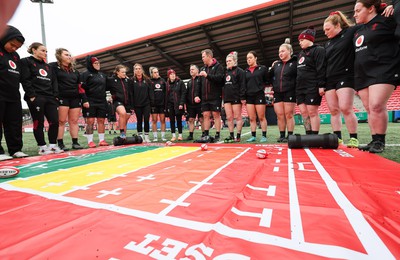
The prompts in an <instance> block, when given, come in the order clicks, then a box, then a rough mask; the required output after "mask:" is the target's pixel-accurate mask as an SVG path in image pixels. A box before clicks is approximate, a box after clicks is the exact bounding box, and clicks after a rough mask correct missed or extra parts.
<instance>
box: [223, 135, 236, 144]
mask: <svg viewBox="0 0 400 260" xmlns="http://www.w3.org/2000/svg"><path fill="white" fill-rule="evenodd" d="M234 142H235V139H234V138H233V137H232V136H229V137H227V138H225V140H224V143H234Z"/></svg>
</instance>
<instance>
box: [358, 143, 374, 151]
mask: <svg viewBox="0 0 400 260" xmlns="http://www.w3.org/2000/svg"><path fill="white" fill-rule="evenodd" d="M373 143H374V140H372V141H371V142H369V144H367V145H359V146H358V150H360V151H369V149H370V148H371V147H372V144H373Z"/></svg>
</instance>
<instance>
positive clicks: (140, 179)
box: [137, 174, 156, 181]
mask: <svg viewBox="0 0 400 260" xmlns="http://www.w3.org/2000/svg"><path fill="white" fill-rule="evenodd" d="M137 178H138V180H137V181H145V180H155V179H156V178H154V175H153V174H150V175H148V176H138V177H137Z"/></svg>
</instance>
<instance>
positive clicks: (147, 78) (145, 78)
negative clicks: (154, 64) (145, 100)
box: [133, 63, 150, 80]
mask: <svg viewBox="0 0 400 260" xmlns="http://www.w3.org/2000/svg"><path fill="white" fill-rule="evenodd" d="M135 67H141V68H142V71H143V79H144V80H149V79H150V78H149V76H147V75H146V73H145V72H144V69H143V66H142V64H140V63H135V65H133V77H134V78H135V79H137V76H136V74H135Z"/></svg>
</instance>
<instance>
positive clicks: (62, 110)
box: [49, 48, 83, 151]
mask: <svg viewBox="0 0 400 260" xmlns="http://www.w3.org/2000/svg"><path fill="white" fill-rule="evenodd" d="M56 59H57V62H52V63H50V64H49V65H50V67H51V68H52V70H53V73H55V75H56V80H57V84H58V93H59V96H58V98H59V107H58V121H59V126H58V137H57V142H58V147H60V148H61V149H63V150H64V151H66V150H68V149H67V148H66V147H65V145H64V141H63V139H64V131H65V124H66V123H67V120H68V125H69V134H70V135H71V138H72V149H82V148H83V147H82V146H81V145H80V144H79V143H78V133H79V126H78V120H79V115H80V113H81V107H82V105H81V99H82V93H83V91H82V89H81V87H80V81H79V77H80V76H79V72H78V71H77V70H75V66H74V62H73V60H72V57H71V53H70V52H69V51H68V50H67V49H64V48H58V49H56Z"/></svg>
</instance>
